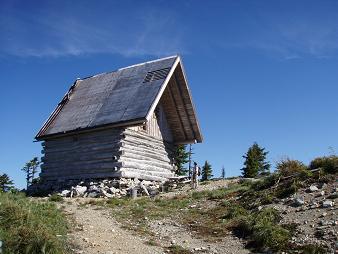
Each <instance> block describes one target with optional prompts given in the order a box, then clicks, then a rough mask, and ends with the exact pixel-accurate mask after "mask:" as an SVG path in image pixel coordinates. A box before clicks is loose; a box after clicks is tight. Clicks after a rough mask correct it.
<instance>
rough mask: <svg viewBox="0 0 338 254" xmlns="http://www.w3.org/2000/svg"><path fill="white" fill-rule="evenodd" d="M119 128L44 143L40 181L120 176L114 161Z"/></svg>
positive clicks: (119, 145) (119, 166) (117, 146)
mask: <svg viewBox="0 0 338 254" xmlns="http://www.w3.org/2000/svg"><path fill="white" fill-rule="evenodd" d="M122 133H123V129H122V128H114V129H109V130H103V131H97V132H91V133H83V134H77V135H73V136H66V137H59V138H57V139H50V140H46V141H45V142H43V143H42V146H43V151H42V153H43V154H44V156H43V157H42V159H41V160H42V162H43V165H42V166H41V174H40V177H41V179H43V180H44V181H51V180H60V179H65V180H67V179H86V178H102V177H120V176H121V173H120V172H119V171H118V170H119V169H120V168H121V166H122V164H121V163H119V162H118V161H116V160H114V157H115V158H118V156H119V151H120V147H121V137H122Z"/></svg>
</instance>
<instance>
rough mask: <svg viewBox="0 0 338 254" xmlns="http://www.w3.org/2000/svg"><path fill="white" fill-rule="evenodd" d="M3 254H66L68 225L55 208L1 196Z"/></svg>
mask: <svg viewBox="0 0 338 254" xmlns="http://www.w3.org/2000/svg"><path fill="white" fill-rule="evenodd" d="M0 203H1V205H0V239H1V241H2V242H3V247H2V248H3V249H2V250H3V253H32V254H34V253H53V254H59V253H60V254H61V253H67V250H66V247H65V246H66V241H65V240H66V238H65V236H66V233H67V223H66V220H65V218H64V216H63V215H62V213H61V212H60V211H59V210H58V209H57V208H56V205H55V204H54V203H51V202H45V201H32V200H30V199H28V198H26V197H25V196H24V195H22V194H9V193H0Z"/></svg>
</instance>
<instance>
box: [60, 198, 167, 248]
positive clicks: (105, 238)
mask: <svg viewBox="0 0 338 254" xmlns="http://www.w3.org/2000/svg"><path fill="white" fill-rule="evenodd" d="M63 205H64V210H65V212H66V214H68V215H69V216H70V218H71V219H74V221H75V224H76V225H77V226H76V229H74V230H73V232H72V233H71V234H70V238H71V239H72V241H73V242H74V244H75V245H76V246H78V247H76V249H75V251H74V252H75V253H78V254H80V253H83V254H94V253H95V254H97V253H102V254H115V253H116V254H139V253H145V254H147V253H149V254H157V253H163V252H164V251H163V249H162V248H160V247H156V246H150V245H147V244H146V243H145V241H146V239H143V238H141V237H140V236H137V235H135V234H133V232H132V231H128V230H125V229H123V228H121V225H120V224H119V223H118V222H117V221H116V220H115V219H114V218H113V217H112V216H110V215H109V211H108V210H106V209H98V208H97V207H95V206H86V207H83V206H79V204H78V202H77V201H76V200H70V201H68V200H67V202H65V203H64V204H63Z"/></svg>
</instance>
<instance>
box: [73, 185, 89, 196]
mask: <svg viewBox="0 0 338 254" xmlns="http://www.w3.org/2000/svg"><path fill="white" fill-rule="evenodd" d="M75 191H76V194H77V195H78V196H82V195H83V194H84V193H85V192H86V191H87V187H86V186H79V185H77V186H76V187H75Z"/></svg>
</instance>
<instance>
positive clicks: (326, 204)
mask: <svg viewBox="0 0 338 254" xmlns="http://www.w3.org/2000/svg"><path fill="white" fill-rule="evenodd" d="M333 205H334V203H333V201H331V200H325V201H324V202H323V208H329V207H333Z"/></svg>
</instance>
